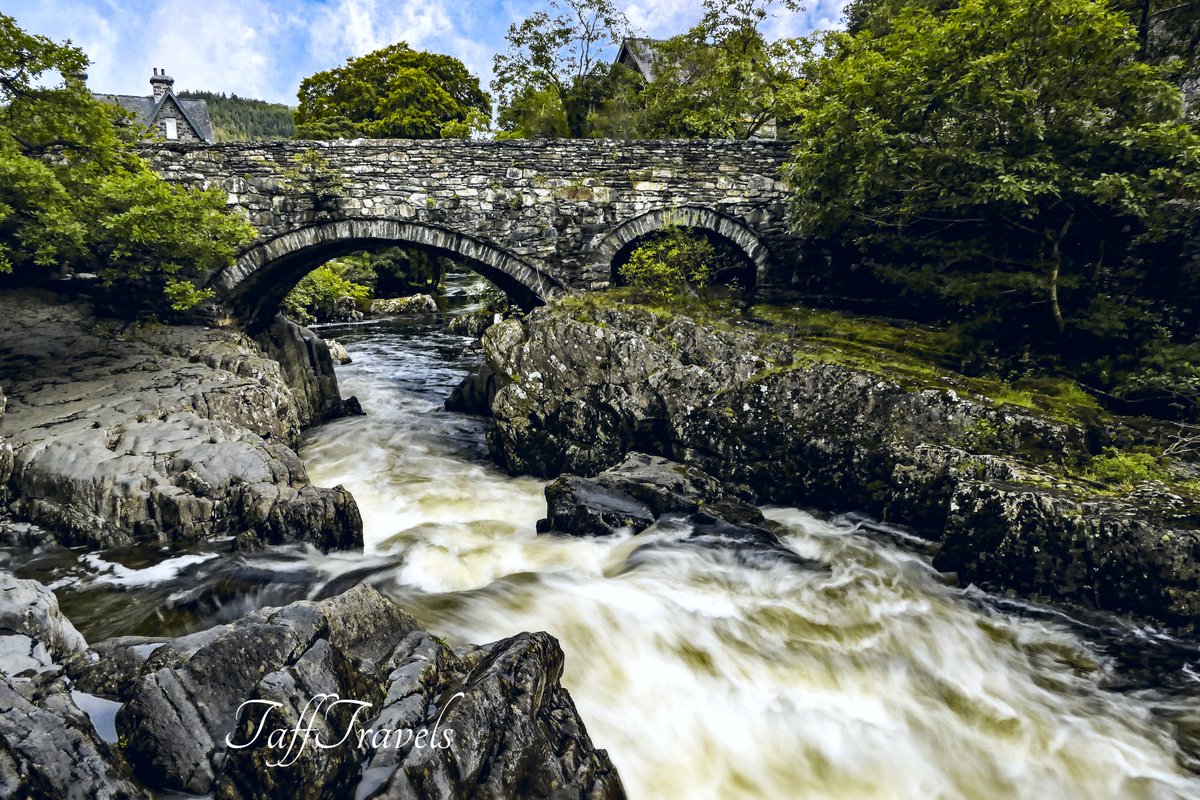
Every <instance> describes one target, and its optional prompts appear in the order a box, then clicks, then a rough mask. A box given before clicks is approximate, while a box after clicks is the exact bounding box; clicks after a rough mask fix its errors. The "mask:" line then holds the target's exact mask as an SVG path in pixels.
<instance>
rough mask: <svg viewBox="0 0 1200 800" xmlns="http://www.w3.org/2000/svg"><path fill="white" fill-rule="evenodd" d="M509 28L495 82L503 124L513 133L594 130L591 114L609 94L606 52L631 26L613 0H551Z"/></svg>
mask: <svg viewBox="0 0 1200 800" xmlns="http://www.w3.org/2000/svg"><path fill="white" fill-rule="evenodd" d="M548 6H549V7H548V10H543V11H537V12H535V13H534V14H532V15H530V16H529V17H528V18H527V19H525V20H524V21H523V22H521V23H514V24H512V25H510V26H509V28H508V33H507V34H506V36H505V38H506V39H507V41H508V50H507V51H506V52H504V53H499V54H497V55H496V58H495V61H494V67H493V69H494V71H495V74H496V78H495V80H494V81H493V83H492V90H493V91H494V92H495V94H496V96H497V98H498V102H499V114H498V119H499V124H500V129H501V130H502V131H504V132H506V133H508V134H509V135H510V136H522V137H534V136H569V137H573V138H580V137H584V136H587V135H588V121H587V120H588V116H589V115H590V114H592V113H593V112H594V111H596V109H597V108H598V107H599V105H600V103H601V101H602V99H603V84H604V82H605V80H606V78H607V76H608V74H609V71H610V66H609V64H608V62H607V60H606V58H605V54H606V50H607V49H610V48H612V47H615V46H616V45H618V44H619V43H620V42H621V39H622V38H623V37H624V36H626V35H627V34H628V32H629V22H628V21H627V20H626V19H625V15H624V14H622V13H621V12H620V11H619V10H618V8H617V6H616V4H615V3H614V2H613V0H548Z"/></svg>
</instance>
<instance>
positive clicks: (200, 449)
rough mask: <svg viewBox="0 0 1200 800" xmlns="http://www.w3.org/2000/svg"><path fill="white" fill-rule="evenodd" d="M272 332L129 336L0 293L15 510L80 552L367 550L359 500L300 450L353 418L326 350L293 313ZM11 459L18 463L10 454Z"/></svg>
mask: <svg viewBox="0 0 1200 800" xmlns="http://www.w3.org/2000/svg"><path fill="white" fill-rule="evenodd" d="M260 337H261V338H263V340H264V341H266V342H267V345H265V346H266V347H267V348H268V349H269V350H271V351H272V352H274V353H275V354H276V355H277V356H278V357H279V358H280V359H282V361H276V360H274V359H273V358H271V357H270V356H268V355H267V354H266V353H264V351H263V348H262V347H260V346H258V345H257V344H255V342H254V341H253V340H251V339H250V338H248V337H247V336H245V335H243V334H240V333H236V332H233V331H228V330H221V329H209V328H202V327H197V326H164V325H153V326H141V327H130V326H126V327H122V326H121V325H119V324H118V323H113V322H109V321H103V320H98V319H96V318H95V317H93V316H91V313H90V311H89V309H88V308H87V306H85V305H82V304H79V303H64V302H60V301H59V300H58V298H56V297H55V296H53V295H48V294H46V293H39V292H11V293H6V294H5V295H4V296H3V297H0V342H2V344H0V348H2V357H0V382H2V383H3V384H4V386H5V391H6V392H7V394H8V402H7V409H6V412H5V415H4V418H3V425H4V432H5V436H6V439H7V442H8V444H9V445H11V446H12V450H13V456H12V459H11V467H6V466H4V465H5V464H7V463H8V460H7V458H6V457H5V456H4V455H3V454H0V467H2V468H4V469H5V471H8V470H9V469H11V475H10V477H9V480H8V482H7V486H8V492H9V494H10V495H11V496H12V499H13V501H12V503H11V508H12V509H13V510H14V512H15V513H16V514H17V515H18V516H19V517H21V518H22V519H23V520H27V521H31V522H34V523H36V524H37V525H40V526H42V527H44V528H46V529H48V530H50V531H52V532H53V533H54V534H55V536H56V537H58V539H59V540H60V541H61V542H63V543H64V544H68V545H72V546H74V545H84V546H88V547H94V548H95V547H109V546H114V545H123V544H129V543H132V542H137V541H153V542H163V543H171V542H184V543H187V542H194V541H196V540H199V539H204V538H210V537H215V536H233V537H236V541H238V542H239V543H240V544H242V545H244V546H258V545H259V544H262V543H264V542H282V541H309V542H312V543H313V544H315V545H317V546H318V547H321V548H323V549H334V548H346V547H354V546H358V545H360V544H361V541H362V538H361V537H362V533H361V531H362V527H361V520H360V518H359V514H358V508H357V506H356V505H355V503H354V500H353V498H352V497H351V496H350V494H349V493H348V492H346V491H345V490H344V489H342V488H341V487H335V488H333V489H323V488H317V487H314V486H312V485H311V483H310V482H309V479H308V475H307V473H306V471H305V469H304V465H303V464H302V463H301V461H300V459H299V457H297V455H296V453H295V451H294V450H293V449H292V446H293V445H294V444H295V443H297V442H298V440H299V434H300V430H301V427H302V426H303V425H305V424H307V423H309V422H312V421H315V420H318V419H322V418H324V417H326V416H328V415H329V414H332V413H335V412H336V411H339V410H341V408H342V406H343V404H342V402H341V399H340V397H339V396H338V394H337V384H336V379H335V378H334V377H333V365H332V361H331V359H330V357H329V352H328V348H327V347H326V346H325V344H324V342H322V341H321V340H320V339H319V338H318V337H315V336H314V335H312V333H311V332H309V331H306V330H304V329H301V328H299V327H298V326H296V325H294V324H291V323H288V322H287V321H286V320H284V319H283V318H282V317H279V318H277V319H276V322H275V323H274V324H273V325H272V326H271V327H270V328H269V329H268V330H266V331H264V332H262V333H260ZM4 452H7V450H5V451H4Z"/></svg>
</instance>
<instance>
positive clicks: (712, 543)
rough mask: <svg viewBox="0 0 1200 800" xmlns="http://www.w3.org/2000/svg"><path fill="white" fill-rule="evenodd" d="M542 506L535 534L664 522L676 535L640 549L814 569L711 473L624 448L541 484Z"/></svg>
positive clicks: (597, 532)
mask: <svg viewBox="0 0 1200 800" xmlns="http://www.w3.org/2000/svg"><path fill="white" fill-rule="evenodd" d="M546 506H547V516H546V518H545V519H542V520H539V522H538V532H539V533H561V534H568V535H572V536H607V535H612V534H615V533H618V532H620V531H622V530H628V531H630V532H632V533H639V532H641V531H643V530H646V529H647V528H649V527H650V526H652V525H654V524H656V523H660V522H665V523H666V524H667V526H668V527H672V528H678V529H679V530H680V531H681V533H682V535H681V537H680V538H678V539H673V540H664V541H662V542H658V543H654V544H650V545H644V546H643V547H650V548H655V547H664V546H676V545H685V546H690V547H705V548H710V549H722V550H729V551H733V552H734V553H735V554H736V556H737V557H739V558H743V559H744V560H747V561H748V562H753V564H759V563H774V562H776V561H777V560H779V559H782V560H785V561H788V562H791V563H793V564H797V565H800V566H804V567H806V568H811V567H815V566H817V565H816V564H815V563H813V562H810V561H808V560H807V559H804V558H802V557H800V556H798V555H796V554H795V553H794V552H793V551H791V550H790V549H788V548H787V547H786V546H785V545H784V544H783V542H782V541H780V539H779V537H778V535H777V533H776V531H775V530H774V528H775V526H774V524H773V523H771V522H769V521H768V520H766V519H764V518H763V515H762V512H761V511H759V510H758V509H757V508H756V507H755V506H753V505H751V504H749V503H747V502H745V501H744V500H741V499H740V498H738V497H735V496H733V495H731V494H729V493H728V491H727V490H726V489H725V488H724V487H723V486H722V485H721V483H720V482H719V481H717V479H716V478H713V477H712V476H711V475H708V474H707V473H705V472H703V471H701V470H699V469H696V468H695V467H689V466H687V465H684V464H678V463H675V462H673V461H669V460H667V459H665V458H661V457H659V456H651V455H647V454H645V453H630V454H629V455H628V456H627V457H626V458H625V460H624V461H623V462H621V463H620V464H618V465H617V466H615V467H612V468H611V469H607V470H605V471H604V472H601V473H600V474H599V475H597V476H596V477H594V478H584V477H580V476H578V475H561V476H559V477H558V478H556V479H555V480H553V481H551V482H550V483H549V484H547V485H546ZM753 564H752V565H753Z"/></svg>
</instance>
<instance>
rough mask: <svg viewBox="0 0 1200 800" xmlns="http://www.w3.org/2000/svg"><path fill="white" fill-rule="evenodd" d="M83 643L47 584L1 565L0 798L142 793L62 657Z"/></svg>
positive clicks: (76, 654) (80, 650) (77, 654)
mask: <svg viewBox="0 0 1200 800" xmlns="http://www.w3.org/2000/svg"><path fill="white" fill-rule="evenodd" d="M86 649H87V642H85V641H84V639H83V636H82V635H80V633H79V631H77V630H75V626H74V625H72V624H71V622H70V620H68V619H67V618H66V617H64V616H63V615H62V612H61V611H59V607H58V599H57V598H56V597H55V596H54V593H53V592H51V591H50V590H49V589H48V588H46V587H45V586H43V585H42V584H40V583H38V582H37V581H32V580H23V579H20V578H17V577H15V576H14V575H12V574H11V573H9V572H5V571H0V798H9V797H12V798H46V800H51V799H52V798H53V799H54V800H58V798H80V800H84V798H135V797H137V798H140V797H146V793H145V792H144V791H143V790H142V789H140V788H138V787H136V786H135V785H134V784H133V783H132V782H131V781H130V780H129V775H128V769H127V767H126V765H125V763H124V761H123V760H122V758H121V757H120V755H119V754H118V753H116V752H115V751H114V750H113V749H112V747H111V746H110V744H109V743H108V742H105V741H104V740H102V739H101V738H100V736H99V735H98V734H97V732H96V726H95V725H94V723H93V721H92V720H91V719H89V717H88V716H87V714H85V713H84V711H83V710H82V709H81V708H80V707H79V705H78V704H77V702H76V698H80V699H82V696H81V695H78V694H77V693H75V692H74V691H73V690H72V686H71V683H70V681H68V680H67V678H66V677H65V676H64V674H63V672H62V669H61V665H60V663H59V662H60V661H62V660H76V661H82V660H84V659H86V657H87V653H86Z"/></svg>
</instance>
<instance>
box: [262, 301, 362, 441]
mask: <svg viewBox="0 0 1200 800" xmlns="http://www.w3.org/2000/svg"><path fill="white" fill-rule="evenodd" d="M254 341H255V342H257V343H258V345H259V347H261V348H262V350H263V351H264V352H266V353H267V355H269V356H270V357H271V359H272V360H273V361H274V362H275V363H277V364H278V365H279V366H280V368H281V369H282V374H283V377H284V380H285V381H286V383H287V385H288V387H289V388H290V389H291V392H292V398H291V402H292V405H294V406H295V408H296V415H297V417H298V420H299V423H300V425H301V426H304V425H311V424H313V423H316V422H321V421H323V420H328V419H334V418H336V417H340V416H344V415H345V414H346V407H345V402H343V400H342V396H341V393H340V392H339V391H338V385H337V374H336V373H335V372H334V369H333V357H332V356H331V355H330V353H329V345H328V344H327V343H326V342H325V340H324V339H322V338H321V337H320V336H317V335H316V334H315V333H313V332H312V331H311V330H309V329H308V328H305V327H303V326H301V325H297V324H296V323H295V322H292V321H291V320H290V319H288V318H287V317H285V316H284V315H283V314H277V315H275V318H274V319H273V320H272V321H271V324H270V325H268V326H267V327H266V328H264V329H263V330H261V331H258V332H257V333H256V334H255V336H254ZM288 443H289V444H292V445H295V444H296V439H294V438H293V439H291V440H289V441H288Z"/></svg>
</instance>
